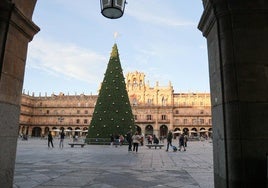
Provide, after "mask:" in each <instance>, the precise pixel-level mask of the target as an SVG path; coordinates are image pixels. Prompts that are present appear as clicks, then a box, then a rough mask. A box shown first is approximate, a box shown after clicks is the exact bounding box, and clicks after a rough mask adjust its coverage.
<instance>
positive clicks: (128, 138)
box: [126, 131, 132, 151]
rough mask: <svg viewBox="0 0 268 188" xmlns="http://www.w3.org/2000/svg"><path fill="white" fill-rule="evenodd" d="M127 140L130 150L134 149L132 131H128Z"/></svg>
mask: <svg viewBox="0 0 268 188" xmlns="http://www.w3.org/2000/svg"><path fill="white" fill-rule="evenodd" d="M126 139H127V142H128V151H132V150H131V149H132V132H131V131H128V132H127V136H126Z"/></svg>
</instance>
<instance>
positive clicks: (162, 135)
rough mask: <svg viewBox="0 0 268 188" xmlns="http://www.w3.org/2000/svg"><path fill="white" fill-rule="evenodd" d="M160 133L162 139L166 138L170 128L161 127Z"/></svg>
mask: <svg viewBox="0 0 268 188" xmlns="http://www.w3.org/2000/svg"><path fill="white" fill-rule="evenodd" d="M159 131H160V135H159V136H160V137H166V136H167V134H168V127H167V126H166V125H161V126H160V129H159Z"/></svg>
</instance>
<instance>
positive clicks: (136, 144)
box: [132, 132, 141, 152]
mask: <svg viewBox="0 0 268 188" xmlns="http://www.w3.org/2000/svg"><path fill="white" fill-rule="evenodd" d="M140 139H141V137H140V135H139V134H138V132H136V133H135V135H133V136H132V140H133V151H136V152H138V148H139V144H140Z"/></svg>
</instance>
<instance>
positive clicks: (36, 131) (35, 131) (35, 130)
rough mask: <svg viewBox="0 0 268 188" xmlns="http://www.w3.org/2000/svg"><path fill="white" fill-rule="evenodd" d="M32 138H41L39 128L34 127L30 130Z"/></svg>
mask: <svg viewBox="0 0 268 188" xmlns="http://www.w3.org/2000/svg"><path fill="white" fill-rule="evenodd" d="M32 137H41V128H40V127H34V128H33V129H32Z"/></svg>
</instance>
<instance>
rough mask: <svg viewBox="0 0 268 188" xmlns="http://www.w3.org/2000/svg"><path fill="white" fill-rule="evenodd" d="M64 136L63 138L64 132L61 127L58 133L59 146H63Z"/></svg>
mask: <svg viewBox="0 0 268 188" xmlns="http://www.w3.org/2000/svg"><path fill="white" fill-rule="evenodd" d="M64 138H65V133H64V130H63V129H62V130H61V133H60V148H63V141H64Z"/></svg>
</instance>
